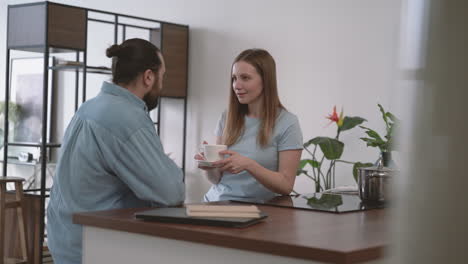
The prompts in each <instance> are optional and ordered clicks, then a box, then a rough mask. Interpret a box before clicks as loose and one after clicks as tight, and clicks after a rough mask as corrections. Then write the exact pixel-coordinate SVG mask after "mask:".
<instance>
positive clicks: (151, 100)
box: [143, 84, 159, 112]
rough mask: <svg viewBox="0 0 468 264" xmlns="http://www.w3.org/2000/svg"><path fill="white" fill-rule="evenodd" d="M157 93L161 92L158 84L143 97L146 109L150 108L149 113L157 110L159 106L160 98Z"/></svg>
mask: <svg viewBox="0 0 468 264" xmlns="http://www.w3.org/2000/svg"><path fill="white" fill-rule="evenodd" d="M155 91H159V87H157V84H155V87H153V89H151V91H149V92H148V93H147V94H145V95H144V96H143V101H144V102H145V104H146V107H147V108H148V112H149V111H151V110H153V109H155V108H156V107H157V106H158V102H159V96H158V93H157V92H155Z"/></svg>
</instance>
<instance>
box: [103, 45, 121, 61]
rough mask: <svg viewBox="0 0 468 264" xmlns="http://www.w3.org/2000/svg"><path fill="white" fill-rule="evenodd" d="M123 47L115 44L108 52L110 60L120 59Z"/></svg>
mask: <svg viewBox="0 0 468 264" xmlns="http://www.w3.org/2000/svg"><path fill="white" fill-rule="evenodd" d="M121 50H122V47H121V46H120V45H117V44H114V45H112V46H110V47H109V48H108V49H107V50H106V56H107V57H108V58H112V57H118V56H119V53H120V51H121Z"/></svg>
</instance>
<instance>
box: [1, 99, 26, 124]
mask: <svg viewBox="0 0 468 264" xmlns="http://www.w3.org/2000/svg"><path fill="white" fill-rule="evenodd" d="M4 114H5V102H4V101H0V115H4ZM20 115H21V106H20V105H19V104H15V103H12V102H9V103H8V121H10V122H12V123H16V122H17V121H18V120H19V118H20ZM0 125H2V124H0Z"/></svg>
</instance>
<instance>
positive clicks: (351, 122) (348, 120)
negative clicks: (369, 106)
mask: <svg viewBox="0 0 468 264" xmlns="http://www.w3.org/2000/svg"><path fill="white" fill-rule="evenodd" d="M364 121H367V120H366V119H364V118H362V117H359V116H345V117H344V119H343V125H342V126H341V127H340V128H339V129H340V131H345V130H349V129H351V128H354V127H355V126H357V125H360V124H362V123H363V122H364Z"/></svg>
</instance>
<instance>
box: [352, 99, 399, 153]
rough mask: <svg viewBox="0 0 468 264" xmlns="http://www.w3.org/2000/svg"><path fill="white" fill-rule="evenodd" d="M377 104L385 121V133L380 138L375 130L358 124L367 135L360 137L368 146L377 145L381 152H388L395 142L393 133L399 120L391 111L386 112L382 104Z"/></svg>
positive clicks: (392, 148)
mask: <svg viewBox="0 0 468 264" xmlns="http://www.w3.org/2000/svg"><path fill="white" fill-rule="evenodd" d="M377 106H378V107H379V109H380V112H381V113H382V118H383V120H384V122H385V130H386V134H385V136H384V137H383V138H382V137H381V136H380V135H379V133H377V132H376V131H375V130H372V129H370V128H368V127H365V126H359V127H360V128H362V129H364V130H365V132H366V134H367V136H369V137H362V138H361V139H362V140H363V141H364V142H366V144H367V146H368V147H378V148H379V149H380V151H381V152H390V151H392V150H394V145H395V144H394V137H393V133H394V131H395V128H396V127H397V126H398V124H399V123H400V121H399V120H398V118H396V117H395V115H393V114H392V113H390V112H386V111H385V109H384V108H383V107H382V105H380V104H377Z"/></svg>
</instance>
